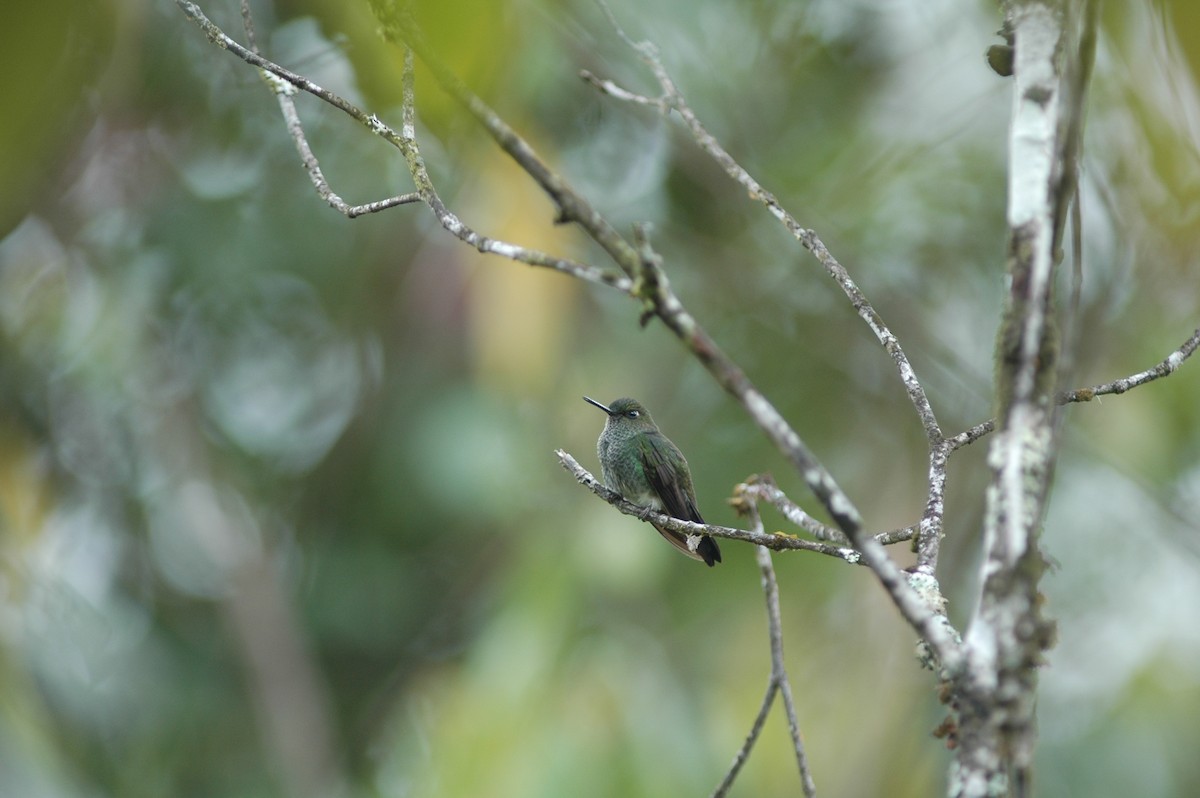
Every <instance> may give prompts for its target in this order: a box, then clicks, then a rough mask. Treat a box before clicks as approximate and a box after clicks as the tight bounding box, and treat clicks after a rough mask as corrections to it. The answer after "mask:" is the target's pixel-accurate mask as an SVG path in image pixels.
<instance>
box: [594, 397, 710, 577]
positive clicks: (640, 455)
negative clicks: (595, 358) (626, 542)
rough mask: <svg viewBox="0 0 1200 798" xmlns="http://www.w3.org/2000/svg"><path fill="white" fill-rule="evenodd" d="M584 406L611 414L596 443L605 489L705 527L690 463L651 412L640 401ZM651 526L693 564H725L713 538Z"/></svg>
mask: <svg viewBox="0 0 1200 798" xmlns="http://www.w3.org/2000/svg"><path fill="white" fill-rule="evenodd" d="M583 400H584V401H585V402H588V403H589V404H593V405H595V406H596V407H598V408H600V409H601V410H603V411H604V412H605V413H607V414H608V421H606V422H605V423H604V431H603V432H601V433H600V440H599V441H597V443H596V452H597V453H598V454H599V455H600V469H601V471H603V473H604V484H605V485H607V486H608V487H609V488H610V489H612V490H615V491H616V492H617V493H620V494H621V495H622V496H624V497H625V498H626V499H628V500H629V501H631V502H633V503H635V504H640V505H642V506H644V507H649V508H651V509H654V510H658V511H660V512H664V513H666V514H667V515H669V516H672V517H674V518H680V519H682V520H684V521H694V522H696V523H698V524H703V523H704V519H703V518H701V517H700V511H699V510H698V509H696V493H695V491H694V490H693V489H692V472H691V471H689V470H688V464H687V460H685V459H684V457H683V453H682V452H680V451H679V447H677V446H676V445H675V444H673V443H671V441H670V440H668V439H667V436H666V435H663V434H662V433H661V432H659V431H658V427H657V426H655V424H654V419H652V418H650V414H649V413H647V412H646V408H644V407H642V405H641V403H640V402H638V401H637V400H636V399H617V400H615V401H614V402H613V403H612V404H610V405H603V404H600V403H599V402H597V401H596V400H595V399H591V398H589V397H587V396H585V397H583ZM651 523H652V525H653V526H654V528H655V529H657V530H658V534H660V535H662V536H663V537H664V538H666V539H667V542H668V543H670V544H671V545H672V546H674V547H675V548H677V549H679V550H680V551H682V552H683V553H684V554H686V555H687V556H689V557H691V558H692V559H693V560H703V561H704V563H705V565H708V566H710V567H711V566H713V565H714V564H716V563H719V562H720V561H721V550H720V549H719V548H717V542H716V541H715V540H713V539H712V538H711V537H710V536H708V535H687V534H685V533H683V532H675V531H673V530H670V529H665V528H663V527H661V526H659V525H658V524H654V523H653V522H651ZM689 539H690V540H689Z"/></svg>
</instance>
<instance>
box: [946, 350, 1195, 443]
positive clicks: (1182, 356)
mask: <svg viewBox="0 0 1200 798" xmlns="http://www.w3.org/2000/svg"><path fill="white" fill-rule="evenodd" d="M1198 347H1200V328H1197V329H1196V331H1195V332H1193V333H1192V334H1191V337H1189V338H1188V339H1187V340H1186V341H1184V342H1183V344H1182V345H1181V346H1180V347H1179V348H1178V349H1176V350H1175V351H1174V352H1172V353H1171V354H1169V355H1167V356H1166V357H1165V358H1163V359H1162V361H1160V362H1159V363H1157V364H1156V365H1154V366H1151V367H1150V368H1148V369H1146V370H1145V371H1139V372H1138V373H1137V374H1131V375H1129V376H1128V377H1122V378H1121V379H1119V380H1113V381H1112V382H1104V383H1100V384H1099V385H1093V386H1091V387H1090V388H1076V389H1075V390H1073V391H1062V392H1061V393H1058V394H1056V395H1055V397H1054V401H1055V403H1056V404H1060V405H1065V404H1071V403H1073V402H1090V401H1092V400H1093V399H1096V398H1098V397H1101V396H1107V395H1109V394H1122V393H1125V392H1126V391H1129V390H1132V389H1134V388H1137V387H1139V386H1141V385H1145V384H1146V383H1148V382H1154V381H1155V380H1157V379H1159V378H1161V377H1166V376H1167V375H1168V374H1171V373H1173V372H1174V371H1175V370H1176V369H1178V368H1179V367H1180V366H1182V365H1183V362H1184V361H1185V360H1187V359H1188V358H1189V357H1191V356H1192V354H1193V353H1194V352H1195V351H1196V349H1197V348H1198ZM995 429H996V420H995V419H988V420H987V421H983V422H980V423H979V424H976V425H975V426H973V427H971V428H970V429H967V430H964V431H963V432H960V433H958V434H957V435H955V436H953V437H951V438H947V439H946V443H947V445H948V446H949V447H950V451H954V450H955V449H961V448H962V447H963V446H967V445H968V444H971V443H974V442H975V441H977V440H979V439H980V438H982V437H984V436H985V435H987V434H989V433H991V432H992V431H994V430H995Z"/></svg>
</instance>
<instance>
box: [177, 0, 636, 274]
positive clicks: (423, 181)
mask: <svg viewBox="0 0 1200 798" xmlns="http://www.w3.org/2000/svg"><path fill="white" fill-rule="evenodd" d="M175 4H176V5H177V6H179V8H180V9H181V10H182V11H183V13H184V15H185V16H187V18H188V19H190V20H191V21H192V22H193V23H195V24H196V25H197V26H198V27H199V28H200V29H201V30H203V31H204V33H205V35H206V36H208V38H209V41H211V42H212V43H213V44H215V45H216V46H218V47H220V48H221V49H223V50H228V51H229V52H231V53H233V54H234V55H236V56H237V57H239V58H241V59H242V60H243V61H245V62H246V63H248V64H250V65H252V66H256V67H258V68H259V69H260V70H263V72H264V73H266V74H269V75H272V76H274V77H275V78H278V79H279V80H282V81H284V82H285V83H287V84H290V85H292V86H294V87H296V88H297V89H300V90H301V91H304V92H307V93H308V94H311V95H313V96H314V97H317V98H319V99H320V100H322V101H324V102H326V103H328V104H329V105H331V106H333V107H334V108H337V109H338V110H339V111H342V112H343V113H345V114H346V115H347V116H349V117H350V118H351V119H354V120H355V121H357V122H359V123H360V124H362V125H363V126H364V127H366V128H367V129H368V130H369V131H371V133H373V134H374V135H376V136H379V137H380V138H382V139H383V140H384V141H386V142H388V143H389V144H391V145H392V146H394V147H396V148H397V149H398V150H400V152H401V154H402V155H403V156H404V158H405V161H406V162H407V163H408V166H409V171H410V173H412V175H413V179H414V181H415V182H416V184H417V194H418V196H419V197H420V198H421V200H422V201H423V202H424V203H425V204H426V205H428V206H429V208H430V210H432V211H433V213H434V216H436V217H437V220H438V222H439V223H440V224H441V225H442V227H443V228H445V229H446V230H448V231H449V232H450V233H452V234H453V235H455V236H456V237H457V238H459V239H460V240H462V241H464V242H466V243H467V244H470V245H471V246H473V247H475V249H477V250H479V251H480V252H483V253H487V254H494V255H499V256H501V257H505V258H509V259H510V260H515V261H519V262H521V263H526V264H528V265H530V266H539V267H543V268H548V269H553V270H554V271H559V272H563V273H565V274H569V275H571V276H572V277H577V278H579V279H580V280H584V281H586V282H590V283H595V284H597V285H606V286H609V287H611V288H615V289H617V290H618V291H621V292H622V293H630V291H631V289H632V285H633V284H632V281H630V280H629V279H628V278H626V277H623V276H621V275H619V274H613V273H611V272H609V271H606V270H604V269H599V268H597V267H595V266H591V265H589V264H586V263H580V262H577V261H573V260H569V259H567V258H559V257H556V256H554V255H550V254H547V253H545V252H540V251H538V250H535V249H529V248H526V247H522V246H519V245H517V244H512V243H509V242H506V241H501V240H498V239H494V238H489V237H487V236H484V235H481V234H480V233H478V232H476V231H475V230H473V229H472V228H470V227H469V226H467V225H465V224H463V222H462V221H461V220H459V218H458V217H457V216H455V215H454V214H453V213H451V212H450V210H449V209H448V208H447V207H446V205H445V203H443V202H442V200H441V198H440V197H439V196H438V194H437V191H436V190H435V189H434V186H433V182H432V180H430V179H429V175H428V172H427V171H426V170H425V165H424V161H423V160H422V159H421V153H420V150H419V149H418V147H417V143H416V135H415V132H414V128H413V127H412V126H411V125H407V126H406V130H405V135H401V134H399V133H397V132H396V131H395V130H393V129H392V128H391V127H389V126H388V125H386V124H384V122H383V121H382V120H380V119H379V117H377V116H376V115H374V114H367V113H366V112H365V111H363V110H362V109H360V108H358V107H357V106H355V105H354V104H353V103H351V102H350V101H348V100H346V99H345V98H343V97H341V96H339V95H338V94H336V93H335V92H332V91H329V90H328V89H325V88H323V87H321V86H319V85H317V84H316V83H314V82H313V81H311V80H309V79H307V78H305V77H303V76H302V75H298V74H296V73H295V72H292V71H290V70H288V69H286V68H284V67H282V66H280V65H279V64H276V63H275V62H273V61H270V60H268V59H266V58H264V57H263V56H261V55H259V54H258V53H256V52H253V51H252V50H249V49H247V48H245V47H243V46H242V45H241V44H239V43H238V42H237V41H235V40H234V39H232V38H231V37H230V36H229V35H228V34H226V33H225V32H224V31H223V30H221V29H220V28H219V27H218V26H217V25H216V24H215V23H213V22H212V20H210V19H209V18H208V17H206V16H205V15H204V12H203V11H201V10H200V7H199V6H197V5H196V4H195V3H192V2H190V0H175ZM409 71H410V72H411V64H410V69H409ZM264 77H265V75H264ZM268 83H270V84H271V85H272V90H273V91H274V92H275V94H276V95H277V96H281V97H282V96H283V95H284V94H286V93H287V92H286V90H282V89H280V88H279V87H277V86H276V85H275V84H274V83H273V82H272V81H270V80H268ZM408 104H409V106H410V107H411V92H410V93H409V96H408ZM290 124H291V123H290V121H289V129H290ZM297 124H299V121H298V120H297ZM297 146H299V143H297ZM305 146H306V147H307V145H305ZM301 157H303V153H301ZM313 163H315V158H314V159H313ZM305 166H306V168H309V164H308V163H307V162H306V164H305ZM309 174H310V176H312V175H313V171H312V170H311V169H310V170H309ZM322 180H323V178H322ZM314 184H315V179H314ZM318 191H320V189H319V188H318ZM330 193H332V192H330ZM321 196H322V197H323V198H324V199H326V201H329V197H328V196H327V195H325V194H322V195H321ZM335 196H336V195H335ZM406 197H407V195H402V196H401V197H392V198H390V199H387V200H380V201H379V203H369V204H368V205H365V206H364V205H360V206H347V209H348V210H349V209H351V208H353V209H355V210H357V211H360V212H371V211H372V210H374V209H375V208H374V206H376V205H380V204H388V205H389V206H391V205H399V204H403V203H402V200H406ZM339 199H340V198H339ZM331 204H333V203H332V202H331ZM335 207H336V206H335ZM380 209H381V208H380ZM347 215H351V214H349V213H347ZM354 215H359V214H358V213H355V214H354Z"/></svg>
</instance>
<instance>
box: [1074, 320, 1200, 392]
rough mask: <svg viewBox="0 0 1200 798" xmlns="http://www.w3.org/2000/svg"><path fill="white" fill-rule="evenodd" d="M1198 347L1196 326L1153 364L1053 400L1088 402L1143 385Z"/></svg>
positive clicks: (1173, 367)
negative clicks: (1193, 330)
mask: <svg viewBox="0 0 1200 798" xmlns="http://www.w3.org/2000/svg"><path fill="white" fill-rule="evenodd" d="M1197 347H1200V328H1197V329H1196V331H1195V332H1193V333H1192V335H1191V337H1190V338H1188V339H1187V340H1186V341H1184V342H1183V345H1182V346H1180V347H1179V348H1178V349H1176V350H1175V351H1174V352H1172V353H1171V354H1169V355H1167V356H1166V357H1165V358H1163V360H1162V361H1161V362H1160V363H1158V364H1157V365H1155V366H1152V367H1151V368H1148V369H1146V370H1145V371H1139V372H1138V373H1137V374H1131V375H1130V376H1128V377H1122V378H1121V379H1119V380H1113V381H1112V382H1105V383H1101V384H1100V385H1093V386H1092V387H1091V388H1077V389H1076V390H1074V391H1065V392H1063V393H1060V394H1058V396H1056V397H1055V400H1056V401H1057V402H1058V403H1059V404H1066V403H1068V402H1090V401H1092V400H1093V399H1095V398H1096V397H1098V396H1104V395H1106V394H1121V393H1125V392H1126V391H1128V390H1130V389H1132V388H1136V387H1138V386H1139V385H1145V384H1146V383H1148V382H1153V381H1154V380H1157V379H1159V378H1160V377H1165V376H1167V375H1168V374H1170V373H1172V372H1174V371H1175V370H1176V369H1177V368H1179V367H1180V366H1181V365H1182V364H1183V361H1185V360H1187V359H1188V358H1189V357H1191V356H1192V353H1193V352H1195V351H1196V348H1197Z"/></svg>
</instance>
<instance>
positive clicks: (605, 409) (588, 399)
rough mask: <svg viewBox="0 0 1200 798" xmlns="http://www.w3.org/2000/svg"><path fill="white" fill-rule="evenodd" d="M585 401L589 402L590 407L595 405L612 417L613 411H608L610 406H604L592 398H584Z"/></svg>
mask: <svg viewBox="0 0 1200 798" xmlns="http://www.w3.org/2000/svg"><path fill="white" fill-rule="evenodd" d="M583 401H585V402H587V403H588V404H589V405H595V406H596V407H598V408H600V409H601V410H603V411H604V412H605V413H608V414H609V415H610V416H611V415H612V411H611V410H609V409H608V405H602V404H600V403H599V402H597V401H596V400H595V399H593V398H592V397H590V396H585V397H583Z"/></svg>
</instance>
